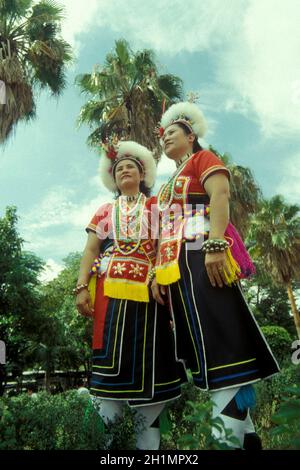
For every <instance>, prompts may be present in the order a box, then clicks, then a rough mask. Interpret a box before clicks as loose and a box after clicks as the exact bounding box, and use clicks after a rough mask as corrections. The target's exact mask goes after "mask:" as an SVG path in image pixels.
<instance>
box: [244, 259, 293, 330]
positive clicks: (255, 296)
mask: <svg viewBox="0 0 300 470" xmlns="http://www.w3.org/2000/svg"><path fill="white" fill-rule="evenodd" d="M255 267H256V274H255V276H253V277H252V278H251V279H247V281H244V284H245V289H244V294H245V297H246V299H247V302H248V303H249V305H250V307H251V310H252V311H253V313H254V314H255V317H256V319H257V321H258V323H259V325H260V326H267V325H276V326H282V327H283V328H285V329H286V330H287V331H288V333H289V334H290V335H291V337H294V336H296V331H295V325H294V320H293V317H292V316H291V314H290V311H291V306H290V303H289V299H288V295H287V289H286V287H285V286H279V285H276V284H275V282H274V280H273V279H272V277H271V275H270V273H269V272H268V271H267V270H266V267H265V264H264V262H263V261H262V260H261V259H256V260H255Z"/></svg>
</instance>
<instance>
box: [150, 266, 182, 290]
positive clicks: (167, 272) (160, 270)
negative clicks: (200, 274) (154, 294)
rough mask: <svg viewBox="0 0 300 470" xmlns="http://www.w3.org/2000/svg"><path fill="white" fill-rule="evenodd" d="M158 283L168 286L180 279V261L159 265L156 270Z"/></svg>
mask: <svg viewBox="0 0 300 470" xmlns="http://www.w3.org/2000/svg"><path fill="white" fill-rule="evenodd" d="M155 274H156V281H157V284H161V285H163V286H167V285H169V284H172V283H173V282H176V281H178V279H180V271H179V266H178V261H175V262H173V263H172V264H169V266H158V267H156V270H155Z"/></svg>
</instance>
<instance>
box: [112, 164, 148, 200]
mask: <svg viewBox="0 0 300 470" xmlns="http://www.w3.org/2000/svg"><path fill="white" fill-rule="evenodd" d="M143 179H144V178H143V176H142V175H141V173H140V170H139V168H138V166H137V165H136V164H135V163H134V162H133V161H132V160H121V161H120V163H117V166H116V169H115V180H116V184H117V186H118V188H119V190H120V191H121V193H122V192H123V191H124V190H128V189H129V190H130V191H134V190H135V192H136V193H138V192H139V188H140V182H141V181H142V180H143Z"/></svg>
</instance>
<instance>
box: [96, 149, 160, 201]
mask: <svg viewBox="0 0 300 470" xmlns="http://www.w3.org/2000/svg"><path fill="white" fill-rule="evenodd" d="M126 157H127V158H131V159H133V160H136V161H137V162H138V163H139V164H140V166H142V168H143V172H144V183H145V186H146V187H147V188H152V186H153V185H154V182H155V177H156V164H155V160H154V157H153V154H152V152H150V150H148V149H147V148H146V147H144V146H143V145H140V144H138V143H137V142H133V141H120V142H119V143H118V145H116V146H115V148H112V147H108V146H106V147H105V146H103V152H102V155H101V160H100V165H99V171H100V176H101V179H102V182H103V184H104V186H105V187H106V188H107V189H109V191H113V192H116V191H117V189H118V188H117V185H116V182H115V178H114V175H113V167H114V165H115V164H116V163H117V161H119V160H120V159H125V158H126Z"/></svg>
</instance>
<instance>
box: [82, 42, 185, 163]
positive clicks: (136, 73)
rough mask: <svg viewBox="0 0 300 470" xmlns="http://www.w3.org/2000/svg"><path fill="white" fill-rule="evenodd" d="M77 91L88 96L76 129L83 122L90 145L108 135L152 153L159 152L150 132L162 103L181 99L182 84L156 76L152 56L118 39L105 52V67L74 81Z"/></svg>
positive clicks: (165, 77)
mask: <svg viewBox="0 0 300 470" xmlns="http://www.w3.org/2000/svg"><path fill="white" fill-rule="evenodd" d="M76 83H77V85H79V87H80V89H81V92H82V93H85V94H86V95H88V96H89V98H90V99H89V101H88V102H87V103H86V104H85V105H84V106H82V108H81V111H80V115H79V118H78V123H79V125H81V124H83V123H87V124H88V125H89V126H90V127H91V129H93V131H92V133H91V134H90V135H89V137H88V144H89V145H91V146H96V147H97V146H99V143H100V142H101V141H102V140H104V139H105V138H107V137H108V136H110V135H111V134H112V133H115V134H117V135H118V136H126V137H127V138H129V139H131V140H135V141H136V142H139V143H140V144H142V145H145V146H146V147H148V148H150V149H152V150H154V151H155V153H156V155H157V156H158V155H159V153H160V151H161V150H160V148H159V146H158V143H159V142H158V137H157V136H155V134H154V132H153V130H154V129H155V127H156V126H157V123H158V121H159V120H160V118H161V114H162V104H163V103H164V104H165V105H169V104H172V103H173V102H175V101H177V100H180V99H182V96H183V92H182V80H181V79H180V78H179V77H176V76H174V75H170V74H165V75H159V72H158V67H157V65H156V63H155V57H154V53H153V52H152V51H151V50H143V51H139V52H136V53H134V52H133V51H132V50H131V49H130V47H129V44H128V43H127V42H126V41H125V40H118V41H116V44H115V50H114V51H113V52H112V53H109V54H107V56H106V60H105V64H104V65H103V66H101V65H96V66H95V67H94V70H93V72H92V73H91V74H83V75H79V76H78V77H77V78H76Z"/></svg>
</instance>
